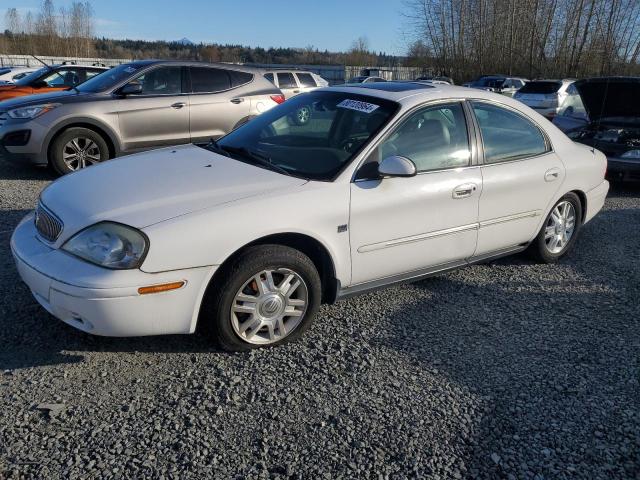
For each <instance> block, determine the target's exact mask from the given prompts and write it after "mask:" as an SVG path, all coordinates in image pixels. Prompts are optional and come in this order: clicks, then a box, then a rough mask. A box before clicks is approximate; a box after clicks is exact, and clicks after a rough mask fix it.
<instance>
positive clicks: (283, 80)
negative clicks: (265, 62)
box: [278, 72, 298, 88]
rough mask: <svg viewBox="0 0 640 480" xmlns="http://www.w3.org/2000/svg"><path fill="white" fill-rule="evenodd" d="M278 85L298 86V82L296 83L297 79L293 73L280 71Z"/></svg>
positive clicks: (281, 86) (282, 86) (284, 86)
mask: <svg viewBox="0 0 640 480" xmlns="http://www.w3.org/2000/svg"><path fill="white" fill-rule="evenodd" d="M278 86H279V87H280V88H296V87H297V86H298V84H296V80H295V78H293V73H289V72H280V73H278Z"/></svg>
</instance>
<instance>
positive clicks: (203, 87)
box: [191, 67, 231, 93]
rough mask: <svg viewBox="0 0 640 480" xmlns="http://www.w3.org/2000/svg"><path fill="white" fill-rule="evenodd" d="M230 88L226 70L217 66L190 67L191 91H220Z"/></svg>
mask: <svg viewBox="0 0 640 480" xmlns="http://www.w3.org/2000/svg"><path fill="white" fill-rule="evenodd" d="M230 88H231V79H230V78H229V73H228V72H227V71H226V70H220V69H218V68H199V67H192V68H191V91H192V92H194V93H207V92H221V91H223V90H229V89H230Z"/></svg>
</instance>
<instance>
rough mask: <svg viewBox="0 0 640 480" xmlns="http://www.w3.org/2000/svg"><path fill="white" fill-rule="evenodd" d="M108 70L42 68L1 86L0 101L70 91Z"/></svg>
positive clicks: (60, 67)
mask: <svg viewBox="0 0 640 480" xmlns="http://www.w3.org/2000/svg"><path fill="white" fill-rule="evenodd" d="M105 70H107V69H106V68H105V67H85V66H83V65H51V66H46V67H42V68H41V69H40V70H37V71H35V72H33V73H30V74H29V75H27V76H26V77H22V78H21V79H20V80H17V81H16V82H15V83H9V84H6V85H0V101H2V100H8V99H10V98H16V97H22V96H24V95H34V94H37V93H49V92H57V91H59V90H68V89H69V88H72V87H75V86H76V85H79V84H81V83H82V82H84V81H85V80H88V79H90V78H91V77H94V76H96V75H97V74H99V73H102V72H104V71H105Z"/></svg>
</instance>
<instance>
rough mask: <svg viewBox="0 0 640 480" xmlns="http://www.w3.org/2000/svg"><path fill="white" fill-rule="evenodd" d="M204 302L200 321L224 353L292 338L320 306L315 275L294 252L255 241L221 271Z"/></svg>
mask: <svg viewBox="0 0 640 480" xmlns="http://www.w3.org/2000/svg"><path fill="white" fill-rule="evenodd" d="M215 283H216V284H213V285H211V289H210V290H211V291H210V292H208V293H207V298H206V299H205V302H204V303H203V309H202V312H201V320H200V321H201V322H204V324H205V327H207V330H209V332H210V333H211V334H212V335H213V336H214V337H215V339H216V340H217V341H218V343H219V345H220V346H221V347H222V348H223V349H225V350H229V351H244V350H250V349H254V348H259V347H266V346H274V345H278V344H281V343H285V342H288V341H291V340H295V339H296V338H298V337H300V335H302V333H303V332H304V331H305V330H306V329H307V328H308V327H309V325H310V324H311V322H312V320H313V317H314V316H315V314H316V311H317V310H318V307H319V306H320V298H321V284H320V276H319V275H318V271H317V270H316V268H315V266H314V264H313V262H312V261H311V260H310V259H309V257H307V256H306V255H304V254H303V253H301V252H300V251H298V250H295V249H293V248H289V247H285V246H281V245H258V246H255V247H250V248H248V249H246V250H245V251H244V252H243V253H241V254H240V255H239V256H238V257H237V258H236V259H234V260H232V262H231V264H230V265H228V266H227V267H226V268H224V271H222V272H220V278H219V280H216V282H215Z"/></svg>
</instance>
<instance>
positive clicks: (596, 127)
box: [553, 77, 640, 181]
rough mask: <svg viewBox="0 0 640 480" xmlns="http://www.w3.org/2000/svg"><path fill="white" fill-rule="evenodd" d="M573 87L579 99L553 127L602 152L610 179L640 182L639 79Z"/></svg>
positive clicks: (613, 79)
mask: <svg viewBox="0 0 640 480" xmlns="http://www.w3.org/2000/svg"><path fill="white" fill-rule="evenodd" d="M573 86H574V87H575V88H576V90H577V91H578V93H579V97H577V98H576V99H575V100H574V101H573V102H572V103H571V104H569V105H568V106H566V107H565V109H564V110H563V111H562V112H561V113H560V115H558V116H557V117H556V118H555V119H554V121H553V123H555V124H556V126H558V127H559V128H560V129H561V130H564V131H565V133H566V134H567V135H568V136H569V138H571V139H572V140H574V141H576V142H580V143H584V144H586V145H590V146H592V147H594V148H597V149H598V150H600V151H601V152H603V153H604V154H605V155H606V156H607V160H608V167H607V174H608V176H609V178H610V179H612V180H621V181H623V180H640V78H639V77H602V78H589V79H585V80H579V81H577V82H576V83H574V84H573Z"/></svg>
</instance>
